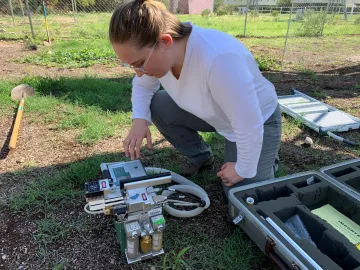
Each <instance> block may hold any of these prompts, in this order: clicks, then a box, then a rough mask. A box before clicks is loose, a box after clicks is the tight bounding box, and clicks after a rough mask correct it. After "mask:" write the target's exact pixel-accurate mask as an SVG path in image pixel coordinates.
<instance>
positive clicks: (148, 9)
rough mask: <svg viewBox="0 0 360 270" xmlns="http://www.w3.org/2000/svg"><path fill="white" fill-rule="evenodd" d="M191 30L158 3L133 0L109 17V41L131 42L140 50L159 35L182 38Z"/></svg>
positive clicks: (153, 41)
mask: <svg viewBox="0 0 360 270" xmlns="http://www.w3.org/2000/svg"><path fill="white" fill-rule="evenodd" d="M190 32H191V26H190V25H186V24H183V23H182V22H180V20H179V19H178V18H177V17H176V16H175V15H173V14H171V13H170V12H169V11H168V10H167V9H166V7H165V5H164V4H163V3H161V2H158V1H154V0H135V1H131V2H128V3H124V4H121V5H119V6H118V7H117V8H116V9H115V11H114V13H113V15H112V17H111V20H110V27H109V38H110V42H111V43H124V42H128V41H130V42H133V43H134V45H135V46H137V47H138V48H139V49H140V48H143V47H146V46H152V45H153V44H155V42H156V41H157V40H158V38H159V37H160V35H161V34H169V35H171V37H172V38H173V39H175V40H176V39H181V38H183V37H185V36H187V35H189V34H190Z"/></svg>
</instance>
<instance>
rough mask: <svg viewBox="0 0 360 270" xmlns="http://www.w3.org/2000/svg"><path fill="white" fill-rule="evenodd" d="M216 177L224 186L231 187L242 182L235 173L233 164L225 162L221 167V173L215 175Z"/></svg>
mask: <svg viewBox="0 0 360 270" xmlns="http://www.w3.org/2000/svg"><path fill="white" fill-rule="evenodd" d="M217 176H218V177H220V178H221V180H222V181H223V182H224V185H225V186H228V187H231V186H233V185H235V184H237V183H239V182H241V181H242V180H244V178H242V177H241V176H239V175H238V174H237V172H236V171H235V162H226V163H225V164H224V165H223V166H222V167H221V171H220V172H218V173H217Z"/></svg>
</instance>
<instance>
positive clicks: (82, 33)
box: [0, 12, 360, 42]
mask: <svg viewBox="0 0 360 270" xmlns="http://www.w3.org/2000/svg"><path fill="white" fill-rule="evenodd" d="M110 16H111V14H110V13H100V12H99V13H88V14H84V13H79V14H78V17H77V23H74V21H73V18H72V16H66V15H57V14H51V13H50V14H48V23H49V29H50V30H49V31H50V37H51V38H52V39H55V40H58V39H63V38H68V39H107V31H108V23H109V20H110ZM358 17H360V15H354V16H353V17H352V18H349V21H348V22H346V21H344V20H343V18H342V15H335V16H331V15H329V16H328V21H327V23H326V24H325V26H324V35H325V36H339V35H352V34H358V33H359V32H358V30H357V24H356V23H355V22H356V21H357V18H358ZM178 18H179V19H180V20H182V21H192V22H193V23H195V24H197V25H199V26H202V27H206V28H212V29H217V30H220V31H224V32H227V33H229V34H231V35H233V36H243V34H244V26H245V17H244V16H241V15H237V14H236V15H224V16H209V17H203V16H200V15H178ZM288 19H289V15H288V14H280V15H279V16H278V17H277V18H276V20H274V17H273V16H271V14H261V15H260V16H259V17H250V16H249V18H248V23H247V28H246V36H248V37H251V36H253V37H284V36H285V35H286V30H287V24H288ZM32 21H33V27H34V32H35V35H36V40H37V41H38V42H42V41H43V40H46V39H47V37H46V31H45V26H44V22H43V17H42V15H36V14H35V15H33V19H32ZM0 24H1V25H3V27H2V29H3V31H2V32H0V39H8V40H19V39H20V40H22V39H24V38H26V37H27V38H31V31H30V27H29V25H28V24H27V20H26V19H23V18H22V17H18V16H16V17H15V26H13V25H12V19H11V16H3V17H2V18H1V19H0ZM302 25H303V22H302V21H298V22H296V21H293V22H292V23H291V28H290V30H291V31H290V33H291V35H294V36H296V35H302V32H301V29H302Z"/></svg>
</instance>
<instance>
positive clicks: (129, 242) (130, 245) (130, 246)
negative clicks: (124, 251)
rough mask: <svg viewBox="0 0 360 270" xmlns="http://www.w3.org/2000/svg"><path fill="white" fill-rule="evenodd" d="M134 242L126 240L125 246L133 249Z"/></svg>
mask: <svg viewBox="0 0 360 270" xmlns="http://www.w3.org/2000/svg"><path fill="white" fill-rule="evenodd" d="M134 244H135V242H131V241H128V244H127V248H128V249H131V250H133V249H134Z"/></svg>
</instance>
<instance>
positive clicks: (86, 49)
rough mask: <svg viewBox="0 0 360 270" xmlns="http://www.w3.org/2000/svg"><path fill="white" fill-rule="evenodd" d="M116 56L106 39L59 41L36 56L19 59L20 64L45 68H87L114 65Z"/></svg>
mask: <svg viewBox="0 0 360 270" xmlns="http://www.w3.org/2000/svg"><path fill="white" fill-rule="evenodd" d="M116 59H117V58H116V55H115V53H114V51H113V49H112V47H111V45H110V43H109V41H108V40H106V39H100V40H91V41H88V42H86V44H85V43H84V42H83V41H79V40H72V41H59V42H56V43H55V44H54V46H52V47H51V48H50V49H47V50H42V51H40V53H39V54H37V55H29V56H26V57H24V58H23V59H20V60H19V62H20V63H32V64H37V65H42V66H47V67H52V66H57V67H61V68H78V67H89V66H92V65H94V64H107V65H109V64H112V65H114V64H115V61H116Z"/></svg>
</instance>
